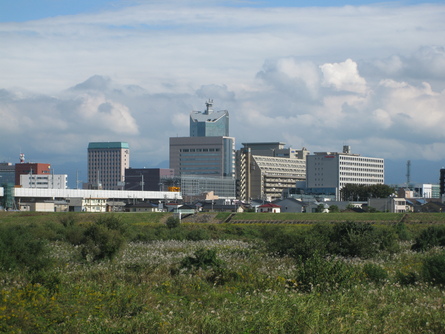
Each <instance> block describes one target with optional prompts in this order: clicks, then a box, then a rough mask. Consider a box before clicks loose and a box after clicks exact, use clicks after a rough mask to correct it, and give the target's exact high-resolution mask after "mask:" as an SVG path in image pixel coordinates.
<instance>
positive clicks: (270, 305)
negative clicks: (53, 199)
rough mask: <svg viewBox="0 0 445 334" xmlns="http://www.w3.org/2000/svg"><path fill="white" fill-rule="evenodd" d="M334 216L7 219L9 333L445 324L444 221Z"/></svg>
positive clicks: (0, 309)
mask: <svg viewBox="0 0 445 334" xmlns="http://www.w3.org/2000/svg"><path fill="white" fill-rule="evenodd" d="M329 215H331V214H327V215H323V214H319V216H323V221H321V222H318V223H305V224H285V223H282V224H262V223H261V222H260V221H258V220H257V221H256V223H252V224H225V223H221V224H217V223H184V222H179V221H176V220H174V219H173V218H169V216H168V215H166V216H165V217H163V220H157V221H156V222H150V221H147V217H149V216H145V217H143V216H142V215H141V216H139V217H138V216H137V215H131V219H130V216H125V215H113V214H106V215H90V216H88V217H89V218H88V219H87V218H86V215H82V214H79V215H70V214H65V215H49V216H50V219H48V220H47V221H45V220H44V219H43V218H42V217H44V215H38V216H35V217H37V219H38V220H37V221H36V220H33V216H28V219H25V218H24V217H23V216H22V214H20V215H18V217H17V218H18V219H17V221H16V222H15V223H14V220H13V219H12V218H11V216H9V215H8V216H7V217H6V219H5V216H2V215H0V268H1V271H0V282H1V288H0V289H1V290H0V293H1V296H0V297H1V298H0V332H5V333H48V332H50V333H352V332H353V333H361V332H372V333H443V332H445V317H444V316H443V314H444V311H445V303H444V300H445V288H444V286H445V276H444V273H445V251H444V250H443V248H442V247H443V246H444V244H443V242H444V241H443V240H444V235H445V233H444V227H443V225H442V224H438V223H437V222H436V223H434V224H431V223H426V222H425V221H424V222H423V223H422V224H420V223H406V222H404V220H407V218H406V217H405V219H402V218H404V217H403V216H400V217H399V218H400V219H399V221H398V222H387V223H384V221H385V220H384V219H383V220H381V221H379V223H372V222H369V221H359V220H348V221H342V220H337V221H335V220H333V221H332V222H326V221H324V219H325V218H324V216H329ZM332 215H333V216H336V214H332ZM132 219H134V221H133V222H132V221H131V220H132ZM156 219H158V218H156ZM217 219H218V218H217V216H215V220H217Z"/></svg>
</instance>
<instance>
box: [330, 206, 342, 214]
mask: <svg viewBox="0 0 445 334" xmlns="http://www.w3.org/2000/svg"><path fill="white" fill-rule="evenodd" d="M329 212H330V213H333V212H340V209H339V208H338V206H337V205H330V206H329Z"/></svg>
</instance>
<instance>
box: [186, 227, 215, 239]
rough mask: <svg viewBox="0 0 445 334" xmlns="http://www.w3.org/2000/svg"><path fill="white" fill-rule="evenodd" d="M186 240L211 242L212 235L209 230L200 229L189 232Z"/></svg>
mask: <svg viewBox="0 0 445 334" xmlns="http://www.w3.org/2000/svg"><path fill="white" fill-rule="evenodd" d="M186 238H187V240H192V241H199V240H209V239H210V234H209V232H208V231H207V230H205V229H202V228H200V229H195V230H191V231H190V232H188V233H187V237H186Z"/></svg>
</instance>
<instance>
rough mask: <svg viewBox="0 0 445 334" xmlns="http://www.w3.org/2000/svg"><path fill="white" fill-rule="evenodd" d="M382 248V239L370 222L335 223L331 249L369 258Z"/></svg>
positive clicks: (344, 254) (347, 254)
mask: <svg viewBox="0 0 445 334" xmlns="http://www.w3.org/2000/svg"><path fill="white" fill-rule="evenodd" d="M380 248H381V240H380V238H379V236H378V234H377V233H376V230H375V228H374V226H372V225H371V224H369V223H357V222H341V223H335V225H334V228H333V230H332V234H331V236H330V244H329V251H330V252H331V254H337V255H342V256H348V257H355V256H358V257H363V258H368V257H372V256H373V255H375V254H376V253H377V252H378V250H379V249H380Z"/></svg>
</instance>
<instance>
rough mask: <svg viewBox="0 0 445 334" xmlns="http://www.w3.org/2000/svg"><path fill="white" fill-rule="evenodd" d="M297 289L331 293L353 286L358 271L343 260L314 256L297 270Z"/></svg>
mask: <svg viewBox="0 0 445 334" xmlns="http://www.w3.org/2000/svg"><path fill="white" fill-rule="evenodd" d="M297 270H298V271H297V287H298V289H300V290H302V291H306V292H309V291H312V290H314V289H315V290H321V291H331V290H335V289H338V288H339V287H345V286H348V285H352V284H353V283H354V281H356V277H357V273H356V270H355V269H354V268H353V267H352V266H351V265H349V264H347V263H345V262H344V261H342V260H341V259H336V258H333V257H323V256H321V255H320V254H314V255H313V256H312V257H310V258H308V259H307V260H306V261H305V262H304V263H302V264H301V265H300V267H299V268H298V269H297Z"/></svg>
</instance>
